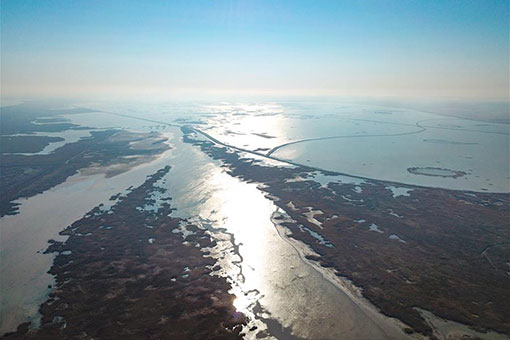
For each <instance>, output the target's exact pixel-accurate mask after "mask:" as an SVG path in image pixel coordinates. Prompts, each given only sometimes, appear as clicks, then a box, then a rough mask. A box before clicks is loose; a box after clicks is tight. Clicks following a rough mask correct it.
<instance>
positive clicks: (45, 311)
mask: <svg viewBox="0 0 510 340" xmlns="http://www.w3.org/2000/svg"><path fill="white" fill-rule="evenodd" d="M169 170H170V167H168V166H167V167H165V168H164V169H161V170H159V171H158V172H157V173H156V174H154V175H152V176H150V177H149V178H148V179H147V180H146V182H145V183H144V184H143V185H141V186H140V187H138V188H136V189H134V190H132V191H131V192H130V193H128V194H127V195H126V196H120V197H119V196H118V195H116V196H114V197H112V198H111V199H112V200H115V199H118V202H117V203H116V204H115V205H114V206H113V207H112V208H111V210H110V211H102V210H101V207H96V208H94V209H93V210H92V211H90V212H89V213H88V214H87V215H86V216H85V217H84V218H82V219H80V220H78V221H76V222H74V223H73V224H72V225H71V226H70V227H68V228H67V229H66V230H65V231H63V232H62V233H61V234H63V235H68V236H69V238H68V239H67V241H66V242H65V243H57V242H52V245H51V246H50V247H49V248H48V250H47V251H48V252H56V253H57V254H58V255H57V257H56V258H55V261H54V265H53V267H52V268H51V270H50V273H52V274H54V275H55V278H56V282H57V284H56V287H55V288H54V290H53V292H52V293H51V294H50V297H49V299H48V300H47V301H46V302H45V303H44V304H43V305H42V306H41V308H40V311H41V313H42V323H41V327H40V328H39V329H38V330H35V331H30V332H29V331H28V326H29V325H28V324H22V325H20V326H19V328H18V331H17V332H15V333H12V334H8V335H6V336H5V338H8V339H77V338H80V339H81V338H83V339H94V338H101V339H238V338H240V337H241V336H240V334H239V333H240V331H241V328H242V325H243V324H244V323H245V318H244V316H243V315H242V314H240V313H238V312H236V311H235V309H234V307H233V306H232V300H233V298H234V296H233V295H230V294H228V293H227V291H228V290H229V289H230V286H229V285H228V284H227V282H226V281H225V279H224V278H220V277H217V276H211V275H210V273H211V269H209V268H210V267H212V266H214V264H215V260H214V259H212V258H210V257H205V256H204V255H205V254H204V253H202V252H201V251H200V248H204V247H209V246H213V245H214V244H213V241H211V239H210V237H209V236H208V235H207V234H206V233H205V232H204V231H202V230H200V229H198V228H197V227H196V226H188V229H189V230H193V232H194V233H193V234H192V235H189V236H188V237H187V238H186V240H185V241H186V242H185V243H183V240H182V236H181V234H179V233H174V232H173V231H174V230H175V229H176V228H179V225H180V223H183V222H184V221H182V220H180V219H177V218H173V217H171V216H169V215H170V214H171V212H172V208H171V207H170V204H168V202H165V203H163V204H162V207H161V209H159V210H158V211H157V212H152V211H145V210H143V209H137V208H138V207H142V206H144V205H146V204H149V205H150V204H153V203H154V200H152V199H151V198H150V196H151V194H152V193H153V192H154V191H159V192H161V193H163V192H164V191H165V189H162V188H158V187H157V186H155V183H156V182H157V181H158V180H159V179H160V178H162V177H163V176H164V175H165V174H166V173H167V172H168V171H169ZM197 246H199V248H197Z"/></svg>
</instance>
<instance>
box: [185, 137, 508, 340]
mask: <svg viewBox="0 0 510 340" xmlns="http://www.w3.org/2000/svg"><path fill="white" fill-rule="evenodd" d="M182 130H183V132H184V133H185V137H184V140H185V141H186V142H188V143H193V144H195V145H197V146H199V147H200V148H201V149H202V150H203V151H204V152H206V153H207V154H209V155H210V156H211V157H213V158H215V159H219V160H221V161H222V162H223V163H224V166H225V167H226V168H227V169H228V171H229V172H230V173H231V174H232V175H233V176H237V177H239V178H241V179H242V180H245V181H248V182H257V183H263V184H264V186H261V190H263V191H265V192H267V193H268V194H270V195H269V196H268V197H276V199H275V204H277V205H278V206H279V207H281V208H282V209H284V210H285V211H286V212H287V213H288V214H289V215H290V216H291V217H292V219H293V220H294V221H295V222H294V223H285V224H284V225H286V226H287V227H288V228H289V229H290V230H291V231H292V233H293V234H292V237H294V238H296V239H298V240H301V241H304V242H305V243H307V244H308V245H310V246H311V247H312V249H313V250H314V251H315V252H316V253H318V254H319V255H320V256H317V257H315V256H313V257H311V259H312V260H316V261H319V262H320V263H321V264H322V265H323V266H325V267H333V268H334V269H335V270H336V272H337V275H339V276H344V277H347V278H348V279H350V280H352V281H353V282H354V283H355V284H356V285H357V286H358V287H361V288H362V290H363V295H364V296H365V297H367V298H368V299H369V300H370V301H371V302H372V303H374V304H375V305H376V306H377V307H378V308H379V309H380V310H381V311H382V312H383V313H384V314H386V315H389V316H393V317H397V318H398V319H400V320H402V321H403V322H404V323H406V324H407V325H409V326H410V327H412V329H413V330H414V331H417V332H420V333H422V334H425V335H431V334H432V329H431V327H430V325H429V324H428V323H427V322H425V320H424V319H423V318H422V317H421V315H420V314H419V312H418V311H417V310H416V307H419V308H421V309H425V310H428V311H431V312H433V313H434V314H435V315H437V316H439V317H443V318H446V319H449V320H453V321H457V322H460V323H463V324H466V325H469V326H471V327H473V328H474V329H477V330H480V331H485V330H495V331H498V332H502V333H506V334H510V318H508V315H510V289H509V287H510V269H509V267H508V260H509V258H510V228H509V221H510V195H509V194H488V193H487V194H485V193H476V194H475V193H469V192H459V191H452V190H443V189H433V188H422V187H414V186H405V187H407V188H409V189H412V191H411V192H410V196H397V197H393V195H392V192H391V191H390V190H389V189H388V188H387V186H388V185H392V184H393V185H398V184H395V183H388V182H382V181H374V180H366V181H365V182H364V183H363V184H361V185H360V186H359V188H355V185H353V184H342V183H330V184H329V185H328V187H321V185H320V184H319V183H317V182H315V181H314V180H313V174H312V172H313V170H314V169H310V168H306V167H274V166H265V165H263V164H262V163H260V162H258V161H254V160H253V159H247V158H241V157H240V156H239V154H238V153H237V152H236V151H235V150H232V149H228V148H226V147H223V146H221V145H218V144H214V143H212V142H209V141H204V140H203V139H201V138H197V135H196V134H195V130H193V129H189V128H186V127H184V128H183V129H182ZM330 175H333V173H330ZM298 177H300V178H303V180H301V181H291V182H287V180H289V179H295V178H298ZM332 180H333V178H332ZM398 186H402V185H398ZM354 189H356V190H354ZM360 189H361V191H360ZM310 208H311V209H313V210H320V211H321V212H322V214H320V213H319V214H315V215H314V216H313V218H315V219H316V220H317V221H318V222H320V224H321V225H320V226H318V225H316V224H315V223H312V222H314V221H312V222H311V221H310V219H309V218H308V217H307V216H305V213H308V212H309V211H310ZM372 224H374V225H375V227H374V226H373V225H372ZM303 226H305V227H306V228H308V229H309V230H311V231H313V232H316V233H318V234H320V235H321V236H322V237H323V238H324V239H325V240H326V242H319V241H318V240H317V239H316V238H314V237H313V236H312V235H311V234H310V233H309V232H306V231H305V230H304V229H303V228H302V227H303ZM371 227H372V228H371Z"/></svg>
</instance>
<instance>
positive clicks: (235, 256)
mask: <svg viewBox="0 0 510 340" xmlns="http://www.w3.org/2000/svg"><path fill="white" fill-rule="evenodd" d="M93 107H95V108H96V109H98V110H105V111H106V110H110V111H112V112H117V113H118V112H123V113H126V114H130V115H134V116H136V115H138V116H140V117H142V118H144V119H151V120H155V121H162V122H168V123H172V124H186V122H188V123H189V122H194V123H191V124H195V126H197V127H199V128H200V129H202V130H204V131H207V133H210V134H211V135H213V136H215V137H217V138H218V139H220V140H222V141H226V142H228V143H230V144H232V145H235V146H238V147H241V148H245V149H247V150H255V149H257V148H266V149H268V150H269V149H270V148H274V147H276V146H278V145H281V144H284V143H288V142H292V141H296V140H301V139H306V138H316V137H317V136H325V135H326V136H327V135H331V136H333V135H335V134H336V135H340V134H342V136H343V135H345V136H351V137H347V138H343V137H342V138H338V139H329V140H318V141H309V142H304V143H298V144H291V145H289V146H286V147H283V148H281V149H279V150H277V151H276V152H275V153H274V156H278V157H281V158H288V159H292V160H295V161H298V162H301V163H303V164H306V165H313V166H317V167H324V168H326V169H330V170H338V171H341V172H343V173H350V174H355V175H360V176H366V177H373V178H381V179H388V180H395V181H397V182H401V183H409V184H420V185H430V186H440V187H448V188H457V189H470V190H482V189H483V188H486V189H488V190H490V191H492V190H494V191H498V190H500V191H508V187H505V181H506V184H508V179H505V176H502V174H504V173H505V171H506V176H508V170H507V166H508V161H507V158H505V157H508V152H507V153H506V156H505V155H504V153H505V151H507V149H506V146H504V145H503V143H504V142H505V141H506V142H508V135H507V134H506V132H505V129H504V128H502V127H501V126H499V125H497V124H492V125H491V124H486V125H483V126H474V125H472V124H471V123H470V122H468V121H462V120H456V121H455V124H453V123H452V122H450V121H449V122H445V121H442V120H441V121H434V120H429V121H427V124H428V125H426V128H427V130H424V131H421V132H417V131H419V130H420V127H419V126H417V125H416V122H417V120H425V119H432V118H431V117H430V116H431V115H430V114H428V113H423V112H416V113H414V114H413V115H410V114H409V111H405V110H400V111H391V112H390V113H385V114H381V113H376V112H379V111H376V109H374V108H372V107H360V106H346V107H342V108H336V109H334V108H331V107H328V110H329V111H328V112H326V113H324V112H322V113H323V114H324V117H323V119H318V118H317V115H318V113H321V111H317V112H313V111H309V110H308V111H306V110H303V109H300V106H299V105H296V104H294V105H291V106H285V105H280V104H271V105H244V106H243V105H237V104H221V105H216V106H211V105H206V104H189V105H180V106H178V107H176V106H172V105H170V104H168V105H163V104H162V105H154V106H150V107H144V106H143V105H132V106H130V105H128V104H123V105H112V104H110V105H104V104H101V103H99V104H97V103H96V104H94V105H93ZM353 115H356V119H353ZM65 117H66V118H68V119H70V121H71V122H72V123H75V124H81V125H86V126H90V127H93V128H108V127H120V128H125V129H130V130H133V131H140V132H145V131H159V132H163V133H165V134H166V136H167V137H168V138H170V140H171V144H172V145H173V147H174V148H173V149H172V150H170V151H169V152H166V153H165V154H164V155H163V156H162V157H160V158H158V159H157V160H156V161H154V162H151V163H150V164H146V165H142V166H138V167H136V168H134V169H131V170H129V171H128V172H126V173H123V174H121V175H117V176H114V177H112V178H109V179H105V177H104V175H102V174H96V175H84V174H79V175H75V176H73V177H71V178H69V179H68V180H67V181H66V182H65V183H63V184H61V185H59V186H57V187H55V188H53V189H51V190H49V191H47V192H45V193H43V194H41V195H37V196H34V197H32V198H29V199H26V200H21V203H22V204H21V206H20V214H19V215H15V216H7V217H4V218H2V219H1V220H0V222H1V228H2V239H1V243H2V248H1V253H0V256H1V257H2V263H1V272H2V275H1V277H2V279H1V280H2V282H1V284H2V297H1V299H2V300H1V311H2V318H1V319H2V325H1V330H2V332H3V331H6V330H12V329H14V328H15V326H16V324H17V323H20V322H22V321H24V320H26V319H27V317H30V318H37V308H38V305H39V304H40V303H41V302H42V301H44V299H45V298H46V296H47V294H48V289H47V285H48V284H52V283H53V280H52V277H51V276H50V275H48V274H47V273H46V271H47V270H48V269H49V268H50V266H51V262H52V259H53V256H52V255H43V254H40V253H37V251H39V250H42V249H45V248H46V247H47V240H48V239H51V238H56V237H57V236H58V232H59V231H61V230H62V229H64V228H65V227H66V226H67V225H69V224H70V223H72V222H73V221H74V220H76V219H78V218H80V217H82V216H83V215H84V214H85V213H86V212H87V211H89V210H90V209H91V208H93V207H94V206H96V205H98V204H99V203H108V198H109V197H110V196H111V195H114V194H116V193H118V192H122V191H123V190H126V189H127V188H128V187H130V186H137V185H140V184H142V183H143V181H144V179H145V177H146V175H149V174H152V173H154V172H155V171H156V170H158V169H159V168H161V167H163V166H165V165H171V166H172V169H171V170H170V172H169V173H168V174H167V175H166V176H165V180H164V181H162V182H161V185H162V186H164V187H166V188H167V189H168V190H169V191H168V193H169V194H170V196H171V197H172V200H171V201H170V204H171V205H172V206H173V207H174V208H177V210H176V211H175V213H174V214H175V215H176V216H179V217H182V218H185V219H188V221H189V222H190V223H193V224H196V225H198V226H200V227H202V228H204V229H207V230H208V231H209V232H210V234H211V235H212V236H213V237H214V238H215V239H216V240H217V241H218V246H217V247H215V248H214V249H211V254H212V256H214V257H215V258H217V259H218V261H219V263H220V265H221V269H220V270H219V271H218V272H217V273H216V274H217V275H222V276H225V277H227V278H228V280H229V281H230V282H231V284H232V286H233V289H232V293H233V294H235V295H236V296H237V299H236V301H235V306H236V308H237V309H238V310H240V311H242V312H243V313H246V314H247V315H248V316H250V317H251V319H252V321H251V323H250V325H249V326H248V327H247V330H248V329H249V328H251V327H252V326H257V329H256V330H254V331H247V333H248V335H247V338H256V336H257V334H258V335H259V336H262V335H268V336H273V337H276V338H280V339H285V338H293V337H304V338H310V339H317V338H331V339H338V338H340V337H341V338H342V339H359V338H370V339H385V338H405V335H404V334H403V332H402V331H401V327H402V325H400V324H399V323H398V322H397V321H396V320H393V319H389V318H386V317H384V316H382V315H381V314H380V313H378V312H377V311H376V310H375V309H374V308H373V307H372V306H371V305H370V304H369V303H368V302H367V301H365V300H364V299H362V298H360V296H359V292H357V291H356V289H355V287H352V286H351V285H350V284H349V282H346V281H342V280H340V279H339V278H337V277H336V276H335V275H334V274H333V273H332V272H330V271H328V270H325V269H323V268H320V267H318V266H317V265H316V264H314V263H311V262H309V261H307V260H305V259H304V254H306V253H307V252H309V249H308V248H307V247H306V246H304V245H303V244H302V243H299V242H297V241H295V240H293V239H290V238H288V237H287V232H288V231H287V230H286V229H285V228H283V227H281V226H279V225H278V224H277V223H276V222H275V221H276V220H275V219H274V218H273V217H274V216H275V214H285V212H283V211H281V210H279V209H278V208H277V207H276V206H275V204H274V203H273V202H272V201H271V199H269V198H267V197H265V196H264V194H263V193H262V192H261V191H260V190H258V189H257V186H256V184H248V183H244V182H241V181H240V180H239V179H237V178H233V177H231V176H230V175H228V174H227V173H226V172H225V171H224V169H223V168H222V167H221V166H220V164H219V163H218V162H216V161H213V160H212V159H210V158H209V157H208V156H206V155H205V154H203V153H202V152H201V151H200V149H199V148H197V147H194V146H192V145H189V144H184V143H182V141H181V140H180V138H181V134H180V131H179V129H178V128H176V127H170V126H167V125H164V124H158V123H155V122H149V121H141V120H136V119H133V118H129V117H120V116H116V115H111V114H108V113H104V112H97V113H87V114H73V115H66V116H65ZM375 118H376V119H375ZM434 118H437V117H434ZM182 119H187V121H183V120H182ZM458 121H460V122H458ZM196 122H207V123H208V124H209V125H203V124H196ZM470 124H471V125H470ZM424 126H425V125H424ZM432 127H435V129H433V128H432ZM468 130H476V131H468ZM406 133H410V134H406ZM370 134H400V135H398V136H392V137H385V138H380V137H362V138H358V137H359V136H361V135H370ZM268 136H270V137H274V138H268ZM374 138H375V140H376V141H377V143H376V144H377V147H374V143H375V142H374V140H373V139H374ZM430 140H433V141H434V142H430ZM437 141H442V142H437ZM445 141H450V142H445ZM451 141H454V142H451ZM455 142H458V143H455ZM466 143H467V144H466ZM473 143H475V144H473ZM506 145H508V143H507V144H506ZM488 149H491V150H492V151H491V152H492V153H490V152H487V150H488ZM318 150H320V152H319V151H318ZM438 150H440V151H438ZM264 152H267V150H266V151H264V150H261V151H260V153H264ZM452 154H454V155H457V156H458V157H457V156H456V157H452ZM392 155H393V156H392ZM496 156H497V157H500V156H501V157H500V158H497V159H495V157H496ZM259 158H260V157H259ZM505 160H506V163H505ZM271 163H272V164H273V165H281V164H284V163H279V162H275V161H274V160H271ZM432 163H433V164H432ZM488 164H489V165H490V166H489V165H488ZM287 166H288V165H287ZM411 166H424V167H425V166H435V167H441V168H443V167H444V168H451V169H453V170H462V171H466V170H467V171H466V172H467V175H466V176H464V177H461V178H458V179H450V178H448V179H446V178H436V177H426V176H416V175H413V174H410V173H409V172H408V171H407V167H411ZM505 166H506V167H505ZM84 173H85V172H84ZM477 176H478V177H477ZM423 177H426V178H425V179H424V178H423ZM297 180H300V179H297ZM315 180H317V181H318V182H320V183H321V184H322V185H327V183H328V182H330V181H341V182H345V183H353V184H356V185H359V184H361V183H363V182H364V180H363V179H359V178H352V177H349V176H326V175H324V174H322V173H320V172H317V173H316V175H315ZM452 180H453V181H452ZM452 183H453V184H452ZM489 184H492V185H489ZM482 185H483V188H482ZM389 188H390V189H391V190H392V192H393V194H394V195H409V193H411V192H412V191H411V190H412V189H409V188H405V187H399V186H391V187H389ZM110 203H111V202H110ZM55 207H58V208H59V209H58V211H56V209H55ZM106 208H107V207H106ZM289 209H290V207H289ZM40 216H48V218H47V219H41V218H40ZM361 221H362V220H360V222H361ZM182 231H183V232H184V233H186V232H187V231H186V230H182ZM305 231H306V230H305ZM319 236H320V235H318V236H317V239H318V240H319V241H320V240H321V238H320V237H319ZM390 236H392V235H390ZM322 241H323V242H327V240H322ZM395 241H398V239H396V240H395ZM147 242H151V241H150V240H148V241H147ZM21 244H23V247H20V246H19V245H21Z"/></svg>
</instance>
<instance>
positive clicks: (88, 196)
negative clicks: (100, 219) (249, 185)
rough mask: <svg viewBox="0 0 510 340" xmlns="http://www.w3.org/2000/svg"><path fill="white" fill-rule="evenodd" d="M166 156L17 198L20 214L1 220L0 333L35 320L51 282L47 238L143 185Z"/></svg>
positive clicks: (80, 176) (55, 236)
mask: <svg viewBox="0 0 510 340" xmlns="http://www.w3.org/2000/svg"><path fill="white" fill-rule="evenodd" d="M164 157H165V156H162V157H160V158H159V159H157V160H156V161H154V162H152V163H150V164H144V165H140V166H137V167H135V168H133V169H131V170H129V171H127V172H125V173H123V174H120V175H117V176H114V177H111V178H105V176H104V174H97V175H83V174H81V173H79V174H76V175H74V176H72V177H69V178H68V179H67V180H66V181H65V182H64V183H62V184H60V185H57V186H55V187H53V188H52V189H50V190H47V191H45V192H43V193H42V194H38V195H36V196H33V197H30V198H28V199H20V200H18V201H17V202H19V203H21V205H20V207H19V214H17V215H12V216H4V217H2V218H1V219H0V233H1V236H2V237H1V239H0V244H1V247H0V258H1V259H2V260H1V261H0V272H1V275H0V286H1V289H2V294H1V296H0V316H1V317H0V320H1V325H0V333H4V332H6V331H12V330H15V329H16V326H17V325H18V324H19V323H21V322H24V321H27V320H32V321H34V323H35V324H37V322H38V317H39V316H38V307H39V305H40V304H41V303H42V302H43V301H44V300H45V299H46V297H47V295H48V293H49V289H48V285H52V284H53V283H54V280H53V276H52V275H50V274H48V273H47V271H48V270H49V269H50V267H51V265H52V262H53V258H54V255H53V254H43V252H44V250H45V249H46V248H47V247H48V240H50V239H55V240H64V239H65V238H62V237H61V236H59V235H58V233H59V232H60V231H62V230H63V229H64V228H65V227H67V226H68V225H70V224H71V223H72V222H74V221H75V220H77V219H79V218H81V217H83V216H84V215H85V214H86V213H87V212H88V211H89V210H90V209H92V208H93V207H95V206H97V205H99V204H100V203H104V204H105V205H106V207H107V206H108V205H109V204H110V205H111V204H112V203H113V202H111V201H109V198H110V197H111V196H112V195H115V194H117V193H119V192H124V191H125V190H126V189H127V188H128V187H130V186H138V185H141V184H142V183H143V182H144V181H145V177H146V175H148V174H151V173H154V172H155V171H157V170H158V169H160V168H161V167H163V166H164V164H165V163H164V162H163V160H164ZM42 217H43V218H42Z"/></svg>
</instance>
